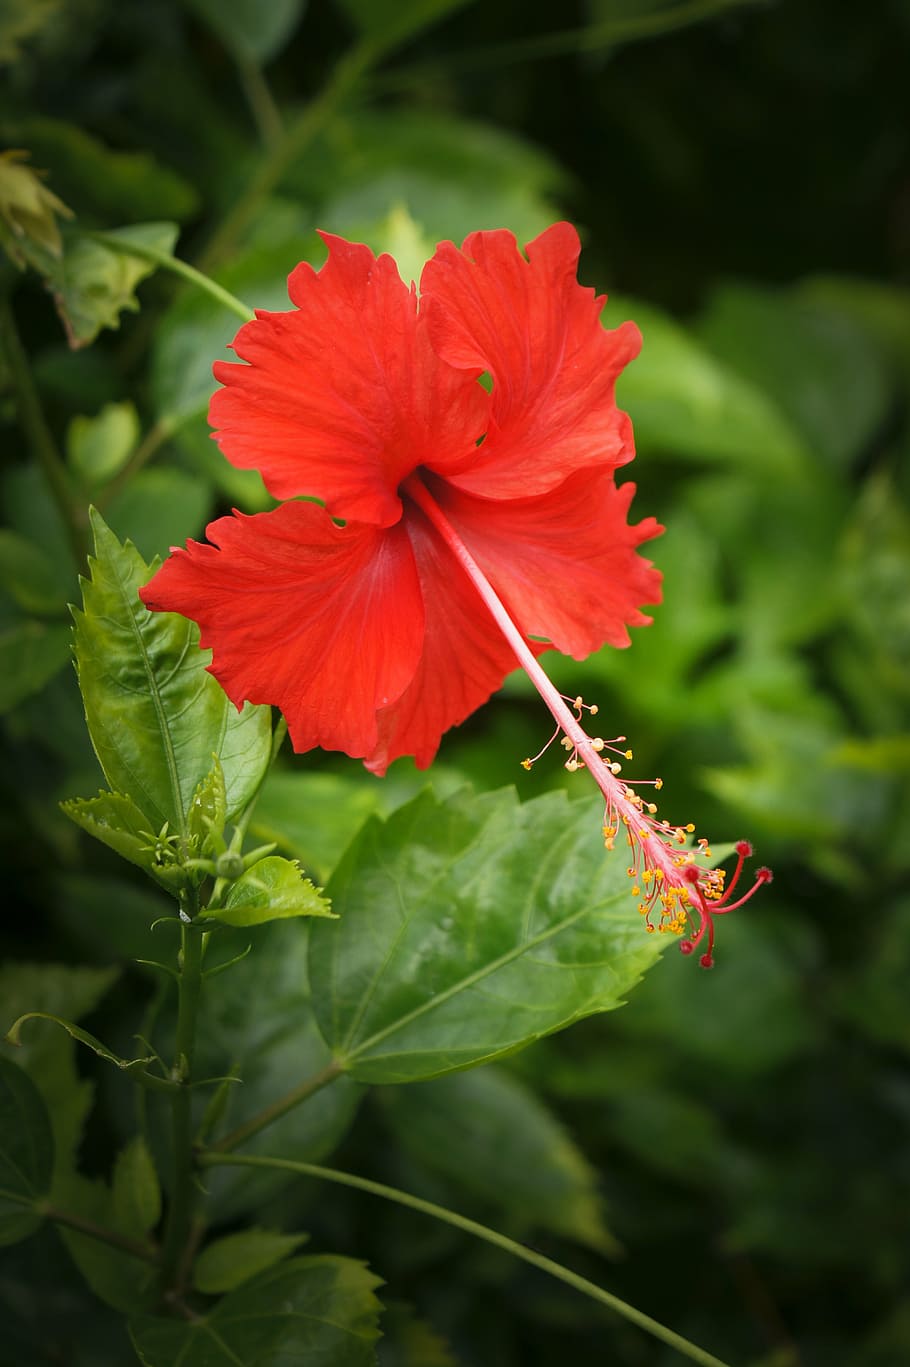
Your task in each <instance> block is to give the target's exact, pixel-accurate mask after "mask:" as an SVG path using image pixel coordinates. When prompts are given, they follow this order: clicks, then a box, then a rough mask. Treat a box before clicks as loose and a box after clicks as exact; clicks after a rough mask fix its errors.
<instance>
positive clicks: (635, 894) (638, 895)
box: [632, 883, 641, 897]
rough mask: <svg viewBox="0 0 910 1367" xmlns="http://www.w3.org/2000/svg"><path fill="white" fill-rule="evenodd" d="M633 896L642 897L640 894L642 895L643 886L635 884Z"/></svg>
mask: <svg viewBox="0 0 910 1367" xmlns="http://www.w3.org/2000/svg"><path fill="white" fill-rule="evenodd" d="M632 896H633V897H640V896H641V888H640V887H639V886H638V884H637V883H636V884H635V887H634V888H633V889H632Z"/></svg>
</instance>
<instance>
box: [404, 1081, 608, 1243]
mask: <svg viewBox="0 0 910 1367" xmlns="http://www.w3.org/2000/svg"><path fill="white" fill-rule="evenodd" d="M386 1114H387V1117H388V1119H389V1121H390V1122H391V1125H392V1127H393V1129H394V1131H395V1133H396V1135H397V1136H398V1140H399V1142H400V1143H401V1144H402V1146H403V1147H404V1148H405V1149H406V1150H407V1151H408V1152H409V1153H411V1154H412V1155H413V1156H414V1157H415V1158H417V1159H418V1161H419V1162H421V1163H422V1164H424V1165H425V1166H426V1167H428V1168H430V1169H431V1170H432V1171H433V1172H438V1173H440V1174H441V1175H443V1176H444V1177H447V1178H449V1179H451V1180H452V1181H453V1182H455V1183H456V1184H457V1185H459V1186H461V1187H464V1188H465V1189H466V1190H468V1191H471V1192H474V1193H476V1194H477V1195H478V1196H480V1197H482V1198H484V1199H485V1200H486V1201H489V1202H491V1203H493V1204H494V1205H495V1206H496V1207H498V1208H499V1209H501V1210H503V1211H504V1212H505V1213H506V1214H507V1215H508V1216H509V1218H510V1220H511V1221H512V1224H513V1225H514V1226H517V1228H518V1230H519V1231H521V1230H523V1229H535V1228H538V1229H539V1228H543V1229H549V1230H552V1231H553V1232H554V1233H556V1234H562V1235H567V1236H568V1237H569V1238H573V1239H578V1240H580V1241H581V1242H582V1243H585V1244H589V1245H590V1246H591V1247H593V1248H597V1249H599V1250H600V1251H601V1252H606V1251H611V1250H613V1251H615V1249H616V1243H615V1240H613V1239H612V1238H611V1236H610V1234H609V1233H608V1232H607V1229H606V1226H605V1224H604V1221H603V1215H602V1210H601V1202H600V1197H599V1195H598V1192H597V1183H596V1178H595V1174H594V1171H593V1169H592V1168H591V1167H590V1165H589V1164H588V1162H587V1160H586V1159H585V1157H584V1155H583V1154H582V1153H581V1151H580V1150H579V1149H578V1148H577V1147H576V1146H575V1144H574V1143H573V1142H572V1140H571V1139H570V1138H569V1135H568V1134H567V1133H566V1131H565V1130H564V1129H563V1127H562V1125H561V1124H560V1123H559V1121H558V1120H557V1119H556V1117H555V1116H554V1115H553V1114H552V1112H551V1111H550V1110H549V1109H548V1108H547V1107H546V1106H545V1105H544V1103H543V1102H542V1101H541V1100H540V1099H539V1098H538V1097H537V1096H535V1095H534V1093H533V1092H532V1091H531V1090H530V1089H529V1088H528V1087H526V1086H525V1085H524V1084H523V1083H521V1082H519V1081H518V1079H517V1078H515V1077H512V1076H511V1075H510V1074H509V1073H507V1072H505V1071H504V1070H503V1069H501V1068H495V1067H493V1068H479V1069H476V1070H474V1071H473V1072H469V1073H456V1074H453V1075H452V1076H451V1077H445V1078H437V1079H436V1080H435V1081H433V1082H424V1083H419V1084H417V1085H416V1086H413V1087H403V1088H395V1089H393V1090H392V1092H391V1093H390V1094H389V1096H388V1099H387V1103H386Z"/></svg>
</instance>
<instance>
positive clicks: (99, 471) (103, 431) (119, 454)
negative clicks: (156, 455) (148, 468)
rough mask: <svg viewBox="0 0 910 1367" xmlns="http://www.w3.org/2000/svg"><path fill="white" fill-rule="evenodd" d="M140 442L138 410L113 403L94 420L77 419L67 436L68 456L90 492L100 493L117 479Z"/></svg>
mask: <svg viewBox="0 0 910 1367" xmlns="http://www.w3.org/2000/svg"><path fill="white" fill-rule="evenodd" d="M138 440H139V415H138V413H137V412H136V409H135V406H134V405H133V404H132V403H130V402H129V401H127V402H125V403H109V404H106V405H105V406H104V408H102V410H101V412H100V413H98V414H96V415H95V417H93V418H86V417H76V418H73V420H72V422H71V423H70V425H69V427H68V429H67V433H66V452H67V455H68V456H69V461H70V464H71V466H72V467H73V469H74V470H75V472H76V474H77V475H78V476H79V478H80V479H81V480H82V482H83V484H84V485H85V486H86V488H87V489H98V488H100V487H101V486H102V485H104V484H107V482H108V481H109V480H111V479H113V477H114V475H116V474H117V472H118V471H119V470H122V469H123V467H124V465H125V464H126V462H127V460H128V459H129V457H130V454H131V453H132V450H133V448H134V447H135V445H136V443H137V442H138Z"/></svg>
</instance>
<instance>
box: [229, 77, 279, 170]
mask: <svg viewBox="0 0 910 1367" xmlns="http://www.w3.org/2000/svg"><path fill="white" fill-rule="evenodd" d="M237 74H238V75H239V77H240V84H241V86H242V88H243V93H244V95H245V97H246V102H247V105H248V106H249V110H250V113H251V114H252V116H253V122H254V123H255V124H256V131H257V132H258V134H259V137H260V140H261V141H262V145H263V147H265V148H269V147H274V146H275V145H276V143H277V142H278V141H279V140H280V139H281V138H282V137H283V135H284V120H283V119H282V117H281V111H280V110H279V108H278V106H277V104H276V103H275V100H274V98H273V96H272V92H271V90H270V89H269V84H268V81H267V80H266V79H265V76H264V75H263V74H262V67H261V66H259V64H258V62H253V61H248V60H246V59H240V58H238V60H237Z"/></svg>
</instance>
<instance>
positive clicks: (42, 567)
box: [0, 528, 63, 617]
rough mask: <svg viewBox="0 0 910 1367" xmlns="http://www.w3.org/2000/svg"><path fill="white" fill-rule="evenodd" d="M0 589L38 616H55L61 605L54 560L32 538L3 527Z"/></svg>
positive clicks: (1, 533)
mask: <svg viewBox="0 0 910 1367" xmlns="http://www.w3.org/2000/svg"><path fill="white" fill-rule="evenodd" d="M0 589H3V590H4V591H5V592H6V593H8V594H9V596H10V597H11V598H12V599H13V600H14V601H15V602H16V603H18V604H19V606H20V607H21V608H22V609H24V611H25V612H34V613H36V614H37V615H38V616H41V617H44V616H47V617H55V616H57V615H59V614H60V611H61V609H62V607H63V603H62V602H61V599H60V587H59V580H58V578H57V572H56V570H55V568H54V564H53V561H52V560H51V559H50V558H49V556H48V555H47V553H46V552H45V551H44V549H43V548H42V547H41V546H39V545H38V544H37V543H36V542H35V541H31V540H30V539H29V538H28V537H26V536H21V535H20V534H19V532H12V531H9V530H7V529H6V528H3V529H0Z"/></svg>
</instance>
